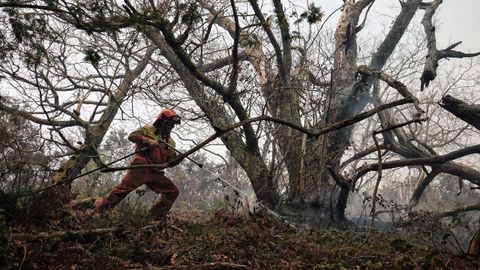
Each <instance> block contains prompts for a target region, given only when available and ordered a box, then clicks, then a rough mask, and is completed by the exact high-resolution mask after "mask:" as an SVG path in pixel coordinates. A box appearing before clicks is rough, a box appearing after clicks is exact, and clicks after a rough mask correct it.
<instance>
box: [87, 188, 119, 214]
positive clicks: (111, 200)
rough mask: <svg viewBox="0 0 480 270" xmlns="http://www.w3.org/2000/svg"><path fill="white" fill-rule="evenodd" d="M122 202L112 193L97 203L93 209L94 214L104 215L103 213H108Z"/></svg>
mask: <svg viewBox="0 0 480 270" xmlns="http://www.w3.org/2000/svg"><path fill="white" fill-rule="evenodd" d="M121 200H122V198H120V197H119V196H117V195H115V194H112V193H110V194H108V195H107V197H105V198H102V199H100V200H98V201H97V202H96V203H95V208H94V209H93V212H94V213H103V212H105V211H107V210H108V209H110V208H113V207H114V206H115V205H117V204H118V203H119V202H120V201H121Z"/></svg>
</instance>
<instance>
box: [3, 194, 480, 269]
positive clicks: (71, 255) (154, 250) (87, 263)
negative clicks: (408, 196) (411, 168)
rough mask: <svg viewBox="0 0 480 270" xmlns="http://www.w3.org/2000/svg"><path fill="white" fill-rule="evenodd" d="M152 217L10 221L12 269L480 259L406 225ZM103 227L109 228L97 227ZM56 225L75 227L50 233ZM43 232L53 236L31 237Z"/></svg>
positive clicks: (454, 265) (459, 264) (446, 264)
mask: <svg viewBox="0 0 480 270" xmlns="http://www.w3.org/2000/svg"><path fill="white" fill-rule="evenodd" d="M148 220H149V214H148V207H146V206H145V205H143V204H129V203H128V202H125V203H124V204H122V205H120V206H118V207H116V208H115V209H114V210H112V211H111V212H109V213H108V214H104V215H99V216H88V215H82V214H81V213H80V214H78V213H76V214H74V215H70V216H68V217H65V218H63V219H62V221H61V222H60V221H59V222H52V223H51V224H50V225H49V226H48V229H46V227H42V230H40V229H38V230H36V229H35V228H34V227H30V230H29V231H28V232H27V231H25V227H24V226H23V225H22V224H15V223H9V224H6V227H5V228H6V229H7V230H8V233H6V235H5V237H6V238H8V239H9V241H8V244H7V245H6V247H5V248H6V256H5V257H6V262H7V264H8V268H9V269H20V268H21V269H129V268H132V269H134V268H141V267H144V266H157V267H160V266H166V265H170V266H193V265H202V264H207V263H220V262H221V263H230V264H235V265H244V266H246V268H247V269H475V268H476V267H477V264H478V261H477V259H476V258H472V257H468V256H465V255H462V254H458V253H456V252H455V251H453V250H448V249H439V248H436V247H434V246H431V245H428V243H427V242H426V241H425V239H421V238H419V235H418V234H417V233H413V232H412V233H410V230H408V229H401V230H397V231H394V232H378V231H373V232H372V234H371V235H370V236H369V237H368V241H366V239H367V237H366V234H364V233H359V232H355V231H354V230H349V229H346V230H335V229H330V230H322V231H313V230H306V229H294V228H292V227H291V226H289V225H287V224H285V223H283V222H281V221H279V220H277V219H275V218H272V217H271V216H269V215H267V214H266V213H262V212H259V213H255V214H240V213H239V212H238V211H234V210H232V209H229V208H220V209H219V210H217V211H216V212H215V213H212V212H205V213H204V212H200V211H192V210H176V211H175V212H173V213H172V214H171V215H170V217H169V223H168V226H167V228H166V229H165V230H160V229H157V228H156V227H154V226H151V224H150V223H149V222H148ZM7 227H8V228H7ZM32 228H33V229H32ZM99 228H103V229H105V228H107V229H109V230H110V231H106V232H104V233H99V234H91V233H92V232H94V231H95V230H97V229H99ZM82 230H83V231H82ZM58 231H67V232H68V231H70V233H67V234H65V235H56V236H52V234H53V233H54V232H58ZM40 232H46V233H48V234H51V235H50V236H47V235H45V236H44V237H40V238H36V239H27V237H25V236H26V235H30V236H32V235H33V236H35V235H39V233H40ZM78 232H82V233H83V234H82V233H79V234H76V233H78ZM89 233H90V234H89ZM92 235H93V236H92ZM222 267H225V265H223V266H222Z"/></svg>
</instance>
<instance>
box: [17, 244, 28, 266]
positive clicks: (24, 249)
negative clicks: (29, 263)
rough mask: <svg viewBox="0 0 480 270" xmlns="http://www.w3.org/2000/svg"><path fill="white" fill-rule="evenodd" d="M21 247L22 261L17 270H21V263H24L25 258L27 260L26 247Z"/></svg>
mask: <svg viewBox="0 0 480 270" xmlns="http://www.w3.org/2000/svg"><path fill="white" fill-rule="evenodd" d="M22 247H23V259H22V263H21V264H20V266H19V267H18V270H20V269H22V266H23V263H24V262H25V258H27V246H26V245H22Z"/></svg>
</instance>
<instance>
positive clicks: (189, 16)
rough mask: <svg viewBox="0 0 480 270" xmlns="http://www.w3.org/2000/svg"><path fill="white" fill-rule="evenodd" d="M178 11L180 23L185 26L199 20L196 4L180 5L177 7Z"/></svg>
mask: <svg viewBox="0 0 480 270" xmlns="http://www.w3.org/2000/svg"><path fill="white" fill-rule="evenodd" d="M178 10H179V11H180V12H181V13H182V17H181V22H182V23H184V24H187V25H192V24H194V23H196V22H198V21H200V19H201V15H200V12H199V8H198V5H197V3H195V2H192V3H189V4H187V3H181V4H179V5H178Z"/></svg>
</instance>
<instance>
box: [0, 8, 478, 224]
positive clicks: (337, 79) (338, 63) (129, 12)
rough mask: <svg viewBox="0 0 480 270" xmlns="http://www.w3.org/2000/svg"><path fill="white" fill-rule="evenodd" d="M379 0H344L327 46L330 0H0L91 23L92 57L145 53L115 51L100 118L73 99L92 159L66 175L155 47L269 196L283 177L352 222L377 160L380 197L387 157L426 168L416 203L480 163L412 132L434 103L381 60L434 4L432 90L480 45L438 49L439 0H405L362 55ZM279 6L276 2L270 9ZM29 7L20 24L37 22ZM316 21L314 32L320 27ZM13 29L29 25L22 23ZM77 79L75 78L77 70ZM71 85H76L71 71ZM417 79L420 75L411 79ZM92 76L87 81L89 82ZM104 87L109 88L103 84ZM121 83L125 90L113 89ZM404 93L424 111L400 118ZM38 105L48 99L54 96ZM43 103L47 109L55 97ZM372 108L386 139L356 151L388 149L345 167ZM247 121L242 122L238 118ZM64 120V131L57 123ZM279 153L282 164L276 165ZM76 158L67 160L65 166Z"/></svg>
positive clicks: (297, 196)
mask: <svg viewBox="0 0 480 270" xmlns="http://www.w3.org/2000/svg"><path fill="white" fill-rule="evenodd" d="M374 2H375V1H374V0H357V1H353V0H348V1H344V2H343V4H342V6H341V7H340V11H341V14H340V17H339V20H338V24H337V27H336V29H335V31H334V33H332V36H330V37H329V38H330V40H331V41H332V42H331V43H327V44H328V46H330V47H327V48H321V50H319V51H314V50H313V48H314V46H316V45H317V44H321V43H322V42H324V41H323V40H324V37H323V36H321V35H322V34H325V33H328V32H323V31H320V30H322V26H321V25H320V24H318V23H319V22H321V21H322V19H323V13H322V11H321V9H320V8H319V7H316V6H315V5H310V6H308V8H307V9H305V10H304V12H297V11H298V10H290V11H291V14H288V12H290V11H288V9H286V8H285V6H284V2H282V1H280V0H272V1H271V6H263V7H262V6H259V3H258V2H257V1H255V0H249V1H246V2H240V3H238V1H237V2H236V1H229V3H227V2H225V1H207V0H198V1H160V2H155V1H148V2H142V1H125V4H122V5H119V4H118V3H117V2H115V1H103V2H89V1H81V2H75V3H69V2H56V1H53V2H48V3H47V4H45V3H43V2H42V1H38V3H35V4H32V3H28V4H18V3H15V2H8V1H7V2H2V3H0V7H9V9H8V10H7V11H8V12H10V15H9V16H10V17H11V18H23V17H22V16H24V15H21V12H20V11H21V10H32V9H33V10H36V11H37V12H38V13H37V16H39V18H45V17H42V16H43V14H42V13H44V14H48V15H50V16H49V17H48V18H49V20H55V21H56V22H58V24H59V25H61V26H64V27H67V26H69V27H72V28H67V29H68V30H69V31H73V32H74V33H87V34H88V35H89V36H86V37H87V38H88V39H87V40H91V42H96V43H95V45H97V46H96V47H95V48H101V49H99V50H98V51H97V50H94V52H90V53H88V54H87V57H86V59H88V60H89V61H90V62H91V63H92V64H93V66H94V67H95V63H96V61H97V60H98V59H101V57H100V58H99V57H98V56H99V55H102V56H103V55H104V54H106V51H109V52H112V57H111V58H109V60H110V61H114V62H116V59H117V58H116V57H114V56H115V55H116V53H117V52H118V51H120V52H122V54H121V56H119V57H125V59H130V58H131V59H136V62H137V67H136V68H135V69H133V70H130V68H129V65H128V61H125V62H123V61H118V68H120V67H121V68H123V69H125V72H124V73H125V76H124V77H122V79H120V82H121V83H120V86H119V87H118V91H117V92H115V93H114V94H113V92H112V93H111V92H108V91H107V93H111V94H108V95H107V94H105V98H107V97H108V100H109V102H108V103H107V104H106V105H105V112H108V113H106V114H105V113H103V114H102V117H103V118H95V112H96V110H94V114H92V115H93V116H91V117H90V121H88V122H85V121H83V122H82V121H80V120H82V119H79V116H76V115H75V114H74V113H73V114H72V113H67V112H66V111H65V109H63V112H64V113H66V114H67V115H68V117H70V118H72V119H73V120H70V121H69V122H68V124H70V125H72V126H73V125H76V126H81V127H83V129H84V130H85V131H86V133H85V143H84V144H83V145H84V146H83V147H82V148H80V149H78V150H76V151H77V153H78V155H77V156H76V158H75V159H76V160H82V162H75V164H78V166H77V165H76V166H74V167H73V168H75V169H72V170H68V174H64V175H63V177H60V178H63V179H65V178H66V175H70V174H72V175H75V174H78V172H79V171H78V169H80V168H82V166H84V165H85V164H86V163H85V162H84V161H85V160H89V159H90V157H91V156H96V155H97V153H96V149H97V147H98V145H99V144H100V142H101V140H102V139H103V135H104V134H105V133H104V131H105V130H106V129H108V126H109V125H110V123H111V121H112V119H113V116H114V115H115V114H116V112H117V111H118V108H119V107H120V105H121V102H120V100H123V99H124V98H125V97H127V96H128V95H127V93H132V92H136V90H134V89H131V88H135V86H134V84H133V81H134V79H135V78H136V77H138V76H140V74H141V72H142V71H143V70H144V69H145V67H146V63H147V60H150V62H151V63H153V65H152V68H151V70H149V71H152V72H158V73H157V74H162V75H165V77H167V78H168V79H171V80H170V81H168V82H167V83H165V82H164V83H163V84H162V88H163V87H165V88H166V89H169V87H170V86H171V85H176V86H178V85H182V86H183V89H181V90H178V89H177V91H178V92H181V93H178V95H179V96H182V95H185V96H187V95H188V97H190V98H191V99H192V100H193V101H194V102H195V105H196V107H197V108H198V109H200V110H201V113H198V112H196V114H197V115H199V116H200V117H201V118H202V119H204V120H205V121H207V122H208V123H209V125H210V127H211V128H212V129H213V130H214V131H215V132H216V133H215V136H219V137H220V139H221V140H222V142H223V144H224V145H225V146H226V147H227V149H228V150H229V152H230V153H231V155H232V156H233V157H234V158H235V160H236V161H237V162H238V163H239V164H240V165H241V166H242V168H243V169H244V170H245V173H246V174H247V176H248V178H249V179H250V182H251V184H252V187H253V189H254V191H255V193H256V195H257V198H258V199H259V201H261V202H262V203H264V204H266V205H267V206H270V207H275V206H277V205H278V204H279V203H280V202H281V200H282V195H284V191H285V190H286V191H287V192H286V202H287V204H288V205H290V206H293V207H294V209H295V211H300V212H301V211H309V208H313V209H314V210H315V211H317V213H318V215H320V216H324V217H325V219H335V220H338V221H343V220H344V219H345V207H346V205H347V199H348V196H349V194H350V192H351V191H352V187H354V186H355V185H356V184H357V181H358V179H360V178H361V177H363V176H364V175H365V174H367V173H368V172H371V171H377V173H378V181H377V183H376V185H375V188H374V192H373V193H374V195H375V196H373V197H374V198H375V197H376V193H377V190H378V185H379V182H380V180H381V172H382V171H383V170H385V169H390V168H397V167H404V166H417V167H418V166H420V167H422V168H423V171H424V172H426V177H425V179H423V180H422V181H421V183H420V185H419V187H417V189H416V191H415V193H414V195H413V198H412V206H413V205H415V202H416V201H418V198H419V196H421V194H422V192H423V190H424V188H425V187H426V186H428V184H429V183H430V182H431V181H432V180H433V179H434V178H435V177H436V176H437V175H438V173H440V172H444V173H449V174H453V175H462V177H464V178H465V179H466V180H469V181H472V182H474V183H476V182H478V180H479V177H478V176H479V175H480V172H479V171H477V170H475V169H473V168H471V167H468V166H466V165H464V164H460V163H454V162H452V160H453V159H456V158H458V157H460V156H463V155H470V154H472V153H475V151H476V149H477V148H476V146H473V147H472V148H467V149H463V150H458V151H457V152H453V153H451V154H445V155H438V154H437V153H436V152H435V151H434V150H433V149H432V148H431V147H429V146H428V145H426V144H425V143H424V142H423V141H420V140H418V138H415V136H414V137H413V138H411V137H409V136H410V130H405V128H404V127H405V126H407V125H408V124H411V123H414V122H420V121H421V119H420V117H421V116H422V115H423V114H424V113H425V112H424V110H423V109H422V108H421V106H420V103H419V101H418V99H417V98H416V97H415V95H414V94H413V93H412V91H410V90H409V87H407V86H406V84H404V83H402V82H401V81H399V80H398V79H397V78H396V77H397V76H396V75H397V74H388V73H386V72H385V71H384V70H385V69H386V67H387V64H388V63H387V62H388V61H389V60H391V56H392V54H393V52H394V50H395V49H396V47H397V46H398V44H399V42H400V40H401V39H402V37H403V36H404V33H405V32H406V31H407V28H408V27H409V26H410V24H411V22H412V18H413V17H414V16H415V14H417V13H418V12H419V10H422V9H423V10H425V14H424V17H423V20H422V23H423V25H424V27H425V32H426V38H427V41H428V43H427V49H428V59H427V61H426V62H425V63H424V64H425V69H424V72H423V73H422V74H423V75H422V79H421V88H422V89H423V88H424V87H428V86H429V85H430V86H431V81H432V80H434V79H435V78H436V72H437V70H436V69H437V68H438V61H439V60H441V59H442V58H446V57H450V58H462V57H473V56H476V55H477V54H464V53H461V52H457V51H453V48H454V47H455V46H453V45H452V46H449V47H448V48H447V49H445V50H441V51H438V50H437V48H436V45H435V42H434V41H435V35H434V34H435V28H434V27H433V26H432V23H431V20H432V16H433V14H434V13H435V10H436V8H437V7H438V6H439V5H440V4H441V1H440V0H435V1H432V2H429V3H423V2H422V1H421V0H408V1H400V4H401V9H400V13H399V14H398V15H397V16H396V17H395V19H394V20H393V21H392V25H391V27H390V29H389V30H388V33H387V34H386V36H385V37H384V38H383V40H382V41H380V42H379V43H378V46H376V47H375V48H374V49H373V50H372V51H373V53H372V54H371V55H368V56H365V58H360V57H359V48H358V37H359V35H360V34H361V31H362V30H363V29H364V26H365V22H366V20H367V18H368V14H369V10H370V8H371V7H372V5H373V4H374ZM269 8H272V9H273V11H272V12H267V11H266V10H268V9H269ZM12 14H13V15H12ZM362 16H363V17H362ZM26 20H27V22H23V21H22V22H21V25H30V24H31V23H30V22H29V21H28V19H26ZM44 20H45V19H44ZM29 23H30V24H29ZM14 26H15V24H12V26H11V30H15V28H14ZM295 27H296V28H295ZM293 29H296V30H293ZM303 29H307V30H303ZM316 31H318V33H319V34H318V35H314V34H313V33H316ZM17 32H19V31H13V33H17ZM20 32H21V31H20ZM126 32H128V33H129V34H127V33H126ZM3 36H8V35H7V34H4V35H3ZM117 36H122V37H124V38H125V39H124V40H127V38H128V37H130V38H132V39H135V38H136V39H141V40H142V42H139V43H134V45H130V46H132V47H129V48H128V49H127V48H126V47H128V45H127V46H120V45H122V43H119V42H115V41H116V39H117V38H118V37H117ZM29 38H32V37H29ZM325 39H327V38H325ZM17 41H18V40H17ZM99 41H102V42H105V43H99ZM112 43H113V44H112ZM35 44H37V43H35ZM90 46H92V43H90ZM136 46H138V47H140V52H141V53H140V55H141V56H137V55H138V54H139V52H137V50H136V49H135V48H137V47H136ZM153 50H158V51H159V52H160V55H154V54H153ZM41 52H43V51H41ZM317 52H318V53H317ZM42 59H47V58H42ZM48 59H56V58H48ZM52 61H53V60H52ZM110 61H109V65H111V63H110ZM40 63H42V61H40ZM54 63H55V62H54ZM38 65H40V66H41V64H38ZM38 65H35V66H38ZM109 65H105V66H104V69H107V70H108V68H109V67H110V66H109ZM61 67H62V66H61ZM45 68H46V67H45ZM44 70H47V69H44ZM48 70H51V69H48ZM87 70H92V69H91V68H90V69H87ZM95 70H96V72H98V73H102V72H105V71H104V70H102V69H100V68H98V67H96V68H95ZM31 71H32V73H33V74H35V76H34V77H35V78H39V79H42V80H44V81H46V80H45V76H42V74H43V73H42V72H46V71H42V69H39V68H38V67H36V68H35V69H32V70H31ZM64 73H65V72H64ZM105 73H106V74H102V75H104V76H101V78H102V79H105V80H110V82H112V84H113V81H115V80H114V78H113V77H112V75H110V76H108V73H107V72H105ZM2 74H6V75H8V76H9V79H11V80H13V81H15V82H18V81H19V79H17V78H16V77H15V76H14V75H16V73H15V72H5V71H2ZM62 74H63V73H62ZM152 74H153V73H152ZM105 75H107V76H105ZM157 76H160V75H157ZM83 78H85V76H83ZM116 78H117V77H115V79H116ZM147 78H148V77H147ZM72 80H73V81H75V80H74V79H72V78H70V81H72ZM82 82H83V81H82ZM76 84H78V85H83V84H84V83H82V84H80V83H78V82H77V83H76ZM50 85H55V84H52V83H48V81H46V83H45V84H44V85H40V84H38V83H37V84H35V85H34V86H35V87H36V88H38V89H44V90H46V91H47V90H48V91H51V92H52V93H51V94H50V96H47V97H50V98H51V99H53V101H50V104H53V105H55V106H56V107H55V106H52V105H50V106H52V107H53V108H55V109H56V110H58V109H59V108H61V106H60V104H59V103H58V102H57V103H55V91H56V92H58V91H59V90H57V89H56V88H55V87H51V86H50ZM66 85H67V86H66V87H67V89H68V85H69V84H68V83H67V84H66ZM412 85H419V83H418V82H417V83H415V84H409V86H412ZM95 87H97V86H95ZM382 87H386V88H387V89H388V91H389V92H391V91H395V92H398V95H399V96H401V97H403V99H401V100H398V101H396V102H390V103H387V102H388V101H391V99H392V98H391V97H390V98H389V97H388V95H385V96H387V97H385V98H384V97H382V93H384V92H383V91H380V90H381V88H382ZM83 88H84V89H90V88H89V87H88V86H85V85H83ZM97 88H100V89H104V91H106V90H105V87H97ZM97 88H95V89H97ZM107 89H110V88H107ZM127 90H128V91H127ZM137 90H142V91H144V92H147V93H150V94H147V95H149V96H158V94H156V93H155V92H154V91H153V92H152V91H151V89H150V91H148V89H143V88H141V87H140V88H138V89H137ZM182 91H184V92H182ZM114 95H119V96H115V98H112V97H113V96H114ZM390 96H391V95H390ZM395 98H398V97H397V96H395ZM57 99H58V98H57ZM41 100H42V99H41ZM81 100H82V99H77V100H76V103H75V104H76V105H77V106H78V105H79V104H82V102H81ZM99 102H100V103H99ZM102 102H103V101H102V99H101V100H100V101H99V100H97V101H96V103H95V104H97V106H100V105H98V104H102ZM182 102H183V104H191V102H189V101H182V99H180V98H179V99H178V102H177V103H178V104H180V105H178V106H179V107H180V108H181V107H182V105H181V104H182ZM83 103H85V102H83ZM170 103H174V102H170ZM405 103H412V107H411V108H410V109H411V110H412V111H413V112H414V113H413V117H407V119H402V120H399V119H398V118H397V117H395V113H394V111H393V110H385V109H387V108H391V107H394V106H398V105H402V104H405ZM39 105H40V106H45V105H44V102H42V103H41V104H39ZM367 105H369V106H373V107H374V108H373V109H370V110H368V111H366V112H364V113H363V114H361V112H362V111H364V110H365V109H366V108H369V107H367ZM184 107H187V106H186V105H184ZM0 109H2V110H5V111H7V112H10V113H19V110H12V109H11V108H10V107H6V106H1V107H0ZM44 111H45V112H46V113H47V115H48V112H49V110H48V109H44ZM375 113H377V114H378V120H377V121H379V123H380V125H381V129H382V130H379V131H375V133H374V134H375V135H374V136H377V135H379V134H381V136H382V139H383V143H382V144H380V143H378V139H377V138H376V137H373V139H372V140H371V141H370V143H375V145H376V146H372V147H370V148H368V149H369V150H368V151H366V152H365V153H363V154H362V153H359V154H360V155H358V156H357V159H358V158H363V157H366V156H368V155H370V156H371V155H372V154H376V153H378V162H376V163H372V164H370V165H367V166H361V167H357V168H354V169H355V172H354V173H353V174H352V175H353V176H351V177H350V176H347V177H346V176H345V174H344V169H345V166H342V159H345V157H346V156H347V154H348V148H349V146H350V145H351V140H352V139H353V138H354V135H355V134H354V133H353V131H354V125H353V124H354V123H356V122H358V121H360V120H362V119H365V118H367V117H370V116H372V115H374V114H375ZM22 115H23V116H26V117H27V118H29V119H31V120H36V121H37V122H42V123H44V124H47V123H48V124H50V125H51V123H52V120H55V119H54V118H52V117H50V118H51V119H47V121H40V119H38V118H35V117H33V116H32V115H31V114H26V113H23V114H22ZM359 116H361V117H359ZM256 117H258V118H256ZM96 119H98V120H96ZM95 120H96V121H95ZM260 120H262V121H263V120H268V121H271V122H272V123H265V122H262V121H260ZM401 121H405V123H402V122H401ZM62 124H64V125H65V124H67V123H64V122H62ZM237 126H238V127H241V129H235V130H231V129H232V128H233V127H237ZM377 127H378V126H377ZM58 129H59V128H57V130H56V131H55V132H57V133H59V132H58ZM93 131H95V132H93ZM327 131H328V132H329V133H327ZM90 132H93V133H90ZM102 134H103V135H102ZM64 141H67V140H66V139H64ZM267 141H268V144H265V145H267V146H268V148H266V149H262V145H264V142H267ZM67 145H68V144H67ZM71 148H72V147H71ZM72 149H75V148H72ZM82 149H84V150H82ZM382 150H383V151H384V153H382ZM265 153H266V154H265ZM385 153H390V155H388V157H401V158H402V159H399V160H394V161H389V162H384V161H383V160H382V156H384V155H385ZM432 160H433V161H432ZM279 166H282V168H284V170H283V171H282V170H278V167H279ZM425 166H430V167H431V170H430V171H428V170H427V169H426V167H425ZM66 171H67V170H66V169H64V170H63V172H64V173H65V172H66ZM285 174H286V175H287V176H288V178H287V179H288V181H287V182H286V183H285V184H280V183H279V181H277V180H278V177H279V176H280V175H285ZM57 178H58V177H57ZM329 208H330V209H331V210H329Z"/></svg>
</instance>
